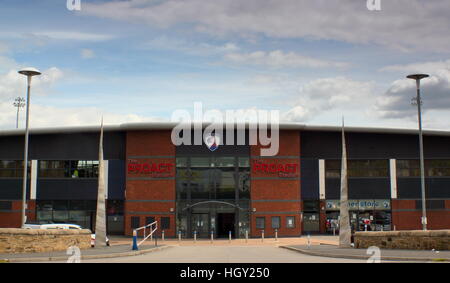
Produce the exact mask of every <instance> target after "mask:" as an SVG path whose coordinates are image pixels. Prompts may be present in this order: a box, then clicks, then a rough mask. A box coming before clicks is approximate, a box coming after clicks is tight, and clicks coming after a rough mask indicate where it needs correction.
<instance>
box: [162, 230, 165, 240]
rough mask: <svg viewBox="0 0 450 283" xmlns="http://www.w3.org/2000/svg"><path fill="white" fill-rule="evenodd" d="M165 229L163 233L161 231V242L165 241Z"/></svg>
mask: <svg viewBox="0 0 450 283" xmlns="http://www.w3.org/2000/svg"><path fill="white" fill-rule="evenodd" d="M164 234H165V233H164V230H162V233H161V242H164Z"/></svg>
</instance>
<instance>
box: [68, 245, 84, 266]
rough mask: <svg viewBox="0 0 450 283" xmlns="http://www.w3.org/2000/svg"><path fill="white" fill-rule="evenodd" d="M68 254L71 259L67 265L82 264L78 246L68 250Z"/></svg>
mask: <svg viewBox="0 0 450 283" xmlns="http://www.w3.org/2000/svg"><path fill="white" fill-rule="evenodd" d="M66 254H67V255H69V256H70V257H69V258H68V259H67V263H80V262H81V250H80V248H79V247H77V246H71V247H69V248H67V251H66Z"/></svg>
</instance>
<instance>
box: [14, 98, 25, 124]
mask: <svg viewBox="0 0 450 283" xmlns="http://www.w3.org/2000/svg"><path fill="white" fill-rule="evenodd" d="M24 102H25V99H24V98H23V97H17V98H16V99H15V100H14V103H13V105H14V107H17V117H16V129H18V128H19V111H20V108H23V107H24V106H25V103H24Z"/></svg>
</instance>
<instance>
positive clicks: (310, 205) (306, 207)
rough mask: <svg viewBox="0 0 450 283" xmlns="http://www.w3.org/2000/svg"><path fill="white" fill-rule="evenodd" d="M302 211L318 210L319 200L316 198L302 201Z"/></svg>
mask: <svg viewBox="0 0 450 283" xmlns="http://www.w3.org/2000/svg"><path fill="white" fill-rule="evenodd" d="M303 211H319V201H317V200H305V201H303Z"/></svg>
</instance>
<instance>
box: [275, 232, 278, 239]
mask: <svg viewBox="0 0 450 283" xmlns="http://www.w3.org/2000/svg"><path fill="white" fill-rule="evenodd" d="M275 242H278V229H275Z"/></svg>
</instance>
